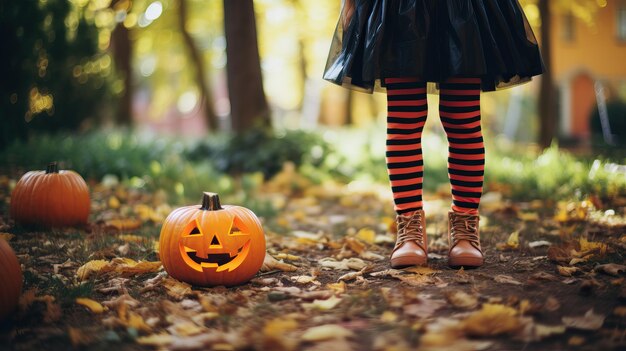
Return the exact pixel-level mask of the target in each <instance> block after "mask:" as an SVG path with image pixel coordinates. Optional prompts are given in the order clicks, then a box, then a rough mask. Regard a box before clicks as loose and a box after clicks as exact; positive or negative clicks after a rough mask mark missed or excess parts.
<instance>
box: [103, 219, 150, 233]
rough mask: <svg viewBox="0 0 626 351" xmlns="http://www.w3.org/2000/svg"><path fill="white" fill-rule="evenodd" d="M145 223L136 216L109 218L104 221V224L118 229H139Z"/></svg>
mask: <svg viewBox="0 0 626 351" xmlns="http://www.w3.org/2000/svg"><path fill="white" fill-rule="evenodd" d="M142 224H143V222H142V221H140V220H138V219H134V218H126V219H109V220H107V221H105V222H104V225H105V226H107V227H111V228H114V229H117V230H135V229H139V228H140V227H141V225H142Z"/></svg>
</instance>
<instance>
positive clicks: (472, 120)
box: [385, 78, 485, 214]
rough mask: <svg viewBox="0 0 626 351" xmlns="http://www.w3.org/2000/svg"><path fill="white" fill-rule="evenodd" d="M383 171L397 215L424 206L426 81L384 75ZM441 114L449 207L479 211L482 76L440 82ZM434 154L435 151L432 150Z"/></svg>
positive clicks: (482, 164) (482, 153)
mask: <svg viewBox="0 0 626 351" xmlns="http://www.w3.org/2000/svg"><path fill="white" fill-rule="evenodd" d="M385 83H386V86H387V149H386V155H387V169H388V173H389V180H390V181H391V189H392V191H393V198H394V203H395V210H396V212H397V213H398V214H407V213H412V212H414V211H416V210H418V209H421V208H422V182H423V176H424V162H423V159H422V131H423V129H424V124H425V123H426V117H427V115H428V103H427V101H426V83H425V82H422V81H420V80H418V79H416V78H386V79H385ZM439 88H440V100H439V115H440V118H441V123H442V124H443V128H444V130H445V132H446V136H447V138H448V177H449V179H450V185H451V187H452V210H454V211H455V212H463V213H469V214H477V213H478V204H479V203H480V197H481V195H482V191H483V176H484V169H485V146H484V144H483V136H482V132H481V129H480V78H453V79H450V80H448V81H446V82H445V83H441V84H440V85H439ZM433 152H437V150H433Z"/></svg>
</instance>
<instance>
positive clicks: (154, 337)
mask: <svg viewBox="0 0 626 351" xmlns="http://www.w3.org/2000/svg"><path fill="white" fill-rule="evenodd" d="M173 339H174V337H173V336H171V335H169V334H165V333H163V334H151V335H147V336H140V337H138V338H137V339H136V340H137V343H138V344H139V345H147V346H155V347H163V346H167V345H169V344H171V343H172V340H173Z"/></svg>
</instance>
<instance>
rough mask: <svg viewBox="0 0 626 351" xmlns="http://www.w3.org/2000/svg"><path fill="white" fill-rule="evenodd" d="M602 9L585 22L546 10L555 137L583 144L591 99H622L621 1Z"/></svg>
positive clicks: (625, 87)
mask: <svg viewBox="0 0 626 351" xmlns="http://www.w3.org/2000/svg"><path fill="white" fill-rule="evenodd" d="M604 4H605V5H606V6H604V7H601V8H599V9H598V11H597V12H596V13H595V14H594V15H593V16H592V17H591V18H590V21H589V23H586V22H585V21H583V20H582V19H581V18H579V17H577V16H575V15H574V14H572V13H563V12H559V11H551V12H552V16H553V17H552V23H553V30H552V34H551V35H552V37H551V39H552V43H553V45H552V54H553V57H552V72H553V74H554V79H555V82H556V84H557V85H558V88H559V92H560V98H559V105H560V108H559V111H560V116H559V132H560V133H559V134H560V135H561V136H562V137H564V138H567V139H575V140H588V139H589V136H590V128H589V118H590V114H591V113H592V112H593V110H594V109H597V108H598V107H597V97H600V98H602V96H605V97H606V99H607V100H610V99H613V98H621V99H623V100H624V99H626V0H608V1H606V2H605V3H604ZM551 10H552V9H551Z"/></svg>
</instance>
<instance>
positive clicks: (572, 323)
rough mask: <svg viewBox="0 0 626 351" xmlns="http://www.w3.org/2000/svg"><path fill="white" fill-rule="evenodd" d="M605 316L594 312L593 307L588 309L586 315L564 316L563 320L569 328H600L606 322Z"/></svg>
mask: <svg viewBox="0 0 626 351" xmlns="http://www.w3.org/2000/svg"><path fill="white" fill-rule="evenodd" d="M604 318H605V316H603V315H600V314H595V313H593V308H592V309H590V310H588V311H587V312H586V313H585V315H584V316H578V317H563V318H561V320H562V321H563V324H565V326H566V327H568V328H573V329H582V330H598V329H600V328H601V327H602V324H604Z"/></svg>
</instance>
